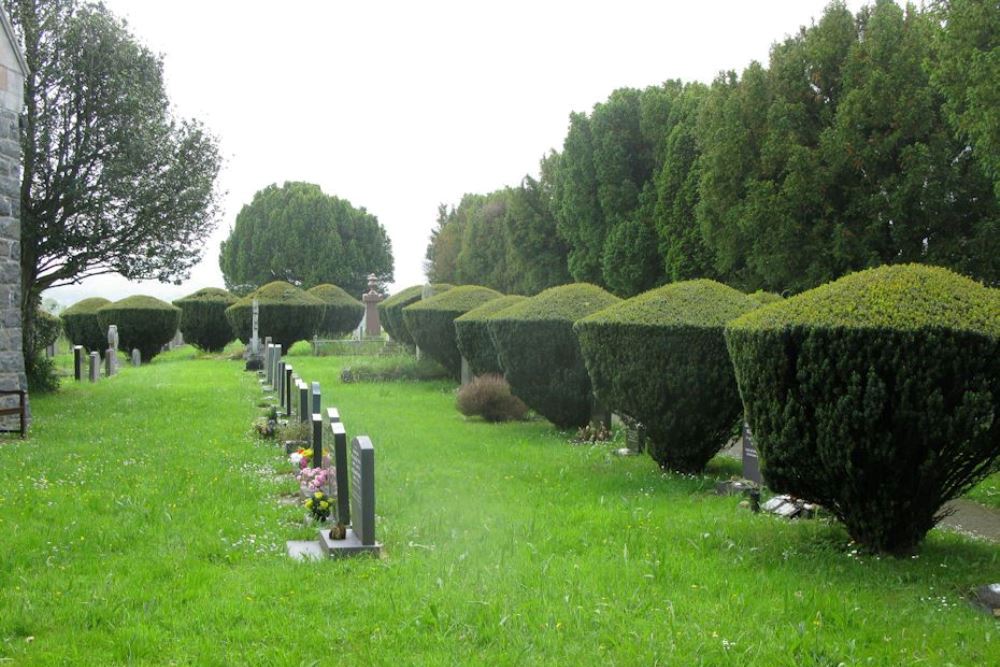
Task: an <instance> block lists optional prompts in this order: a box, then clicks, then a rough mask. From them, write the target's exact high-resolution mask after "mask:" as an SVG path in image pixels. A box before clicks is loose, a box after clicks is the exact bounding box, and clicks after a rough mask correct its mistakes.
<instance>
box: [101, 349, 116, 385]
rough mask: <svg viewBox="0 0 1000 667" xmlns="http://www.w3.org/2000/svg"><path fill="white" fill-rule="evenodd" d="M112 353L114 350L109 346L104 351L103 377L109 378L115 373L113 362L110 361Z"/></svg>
mask: <svg viewBox="0 0 1000 667" xmlns="http://www.w3.org/2000/svg"><path fill="white" fill-rule="evenodd" d="M114 354H115V351H114V350H112V349H111V348H108V349H107V350H105V351H104V377H108V378H109V377H111V376H112V375H114V374H115V369H114V364H113V362H112V361H111V357H113V356H114Z"/></svg>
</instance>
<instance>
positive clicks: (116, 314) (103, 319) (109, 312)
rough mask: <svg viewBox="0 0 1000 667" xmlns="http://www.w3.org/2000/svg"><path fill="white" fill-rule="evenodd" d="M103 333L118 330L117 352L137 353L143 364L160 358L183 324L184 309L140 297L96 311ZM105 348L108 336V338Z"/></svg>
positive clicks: (129, 298)
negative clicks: (137, 351) (161, 350)
mask: <svg viewBox="0 0 1000 667" xmlns="http://www.w3.org/2000/svg"><path fill="white" fill-rule="evenodd" d="M97 321H98V322H99V323H100V325H101V329H102V330H103V331H107V330H108V327H109V326H111V325H112V324H114V325H116V326H117V327H118V348H119V349H121V350H133V349H138V350H139V353H140V354H141V355H142V361H143V363H145V362H146V360H148V359H152V358H153V357H155V356H156V355H157V354H159V352H160V349H161V348H162V347H163V346H164V345H166V344H167V343H169V342H170V340H171V339H172V338H173V337H174V335H175V334H176V333H177V328H178V327H179V326H180V323H181V309H180V308H177V307H175V306H171V305H170V304H169V303H167V302H166V301H160V300H159V299H157V298H154V297H151V296H144V295H141V294H137V295H135V296H130V297H127V298H124V299H122V300H121V301H115V302H114V303H110V304H108V305H106V306H102V307H101V308H98V309H97ZM104 340H105V347H106V346H107V334H105V338H104Z"/></svg>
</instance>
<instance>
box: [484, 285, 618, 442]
mask: <svg viewBox="0 0 1000 667" xmlns="http://www.w3.org/2000/svg"><path fill="white" fill-rule="evenodd" d="M619 301H620V299H619V298H618V297H616V296H614V295H613V294H609V293H608V292H605V291H604V290H603V289H601V288H600V287H597V286H596V285H590V284H587V283H577V284H574V285H563V286H561V287H552V288H550V289H547V290H545V291H544V292H541V293H540V294H538V295H537V296H533V297H531V298H530V299H525V300H524V301H522V302H521V303H517V304H514V305H513V306H510V307H509V308H505V309H504V310H502V311H500V312H499V313H497V314H495V315H493V316H492V317H491V318H490V320H489V328H490V333H491V335H492V336H493V340H494V342H495V344H496V348H497V355H498V357H499V361H500V366H501V367H502V368H503V369H504V376H505V377H506V378H507V381H508V382H509V383H510V387H511V390H512V391H513V392H514V395H515V396H517V397H518V398H520V399H521V400H523V401H524V402H525V403H527V405H528V407H530V408H531V409H532V410H534V411H535V412H537V413H538V414H540V415H542V416H543V417H545V418H546V419H548V420H549V421H550V422H552V423H553V424H555V425H556V426H557V427H559V428H573V427H580V426H584V425H585V424H587V423H589V422H590V415H591V411H592V408H593V396H592V391H591V386H590V377H589V376H588V375H587V369H586V367H584V364H583V357H582V356H580V345H579V344H578V343H577V340H576V336H575V335H573V323H574V322H576V321H577V320H579V319H580V318H582V317H586V316H587V315H590V314H591V313H593V312H596V311H598V310H601V309H603V308H607V307H608V306H610V305H613V304H615V303H618V302H619Z"/></svg>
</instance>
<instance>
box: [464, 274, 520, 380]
mask: <svg viewBox="0 0 1000 667" xmlns="http://www.w3.org/2000/svg"><path fill="white" fill-rule="evenodd" d="M527 298H528V297H526V296H519V295H516V294H511V295H509V296H503V297H500V298H499V299H491V300H490V301H487V302H486V303H484V304H483V305H481V306H478V307H476V308H473V309H472V310H470V311H469V312H467V313H465V314H464V315H462V316H461V317H458V318H455V342H456V343H457V345H458V351H459V352H461V353H462V356H463V357H465V359H466V361H468V362H469V366H470V367H471V368H472V372H473V374H475V375H485V374H487V373H498V374H502V373H503V369H502V368H500V361H499V360H498V359H497V348H496V345H494V344H493V336H492V335H490V329H489V318H490V317H492V316H493V315H495V314H496V313H499V312H500V311H501V310H504V309H505V308H509V307H511V306H513V305H514V304H515V303H520V302H521V301H524V300H525V299H527Z"/></svg>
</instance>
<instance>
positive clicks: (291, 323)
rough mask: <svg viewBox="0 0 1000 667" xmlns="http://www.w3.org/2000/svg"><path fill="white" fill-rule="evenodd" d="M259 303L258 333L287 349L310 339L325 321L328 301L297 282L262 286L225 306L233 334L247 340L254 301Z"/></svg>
mask: <svg viewBox="0 0 1000 667" xmlns="http://www.w3.org/2000/svg"><path fill="white" fill-rule="evenodd" d="M255 298H256V299H257V303H258V305H259V320H258V322H257V327H258V334H259V335H260V337H261V339H262V340H263V339H264V338H266V337H267V336H270V337H271V342H272V343H274V344H275V345H281V349H282V350H283V351H284V352H288V350H289V349H291V347H292V344H293V343H295V342H297V341H300V340H309V339H310V338H312V337H313V336H314V335H315V334H316V333H317V332H318V331H319V327H320V325H321V324H322V322H323V313H324V311H325V310H326V304H324V303H323V302H322V301H320V300H319V299H317V298H316V297H315V296H313V295H312V294H309V293H307V292H305V291H304V290H300V289H299V288H298V287H295V286H294V285H290V284H288V283H286V282H283V281H280V280H276V281H274V282H273V283H268V284H267V285H264V286H263V287H260V288H258V289H256V290H254V291H253V292H251V293H250V294H248V295H247V296H245V297H243V298H242V299H240V300H239V301H237V302H236V303H234V304H233V305H232V306H230V307H229V308H227V309H226V319H227V320H229V325H230V326H231V327H232V329H233V333H235V334H236V337H237V338H239V339H240V340H241V341H243V342H244V343H248V342H249V341H250V337H251V336H252V335H253V300H254V299H255Z"/></svg>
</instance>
